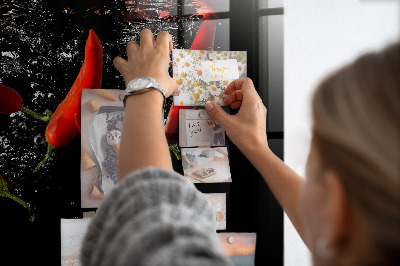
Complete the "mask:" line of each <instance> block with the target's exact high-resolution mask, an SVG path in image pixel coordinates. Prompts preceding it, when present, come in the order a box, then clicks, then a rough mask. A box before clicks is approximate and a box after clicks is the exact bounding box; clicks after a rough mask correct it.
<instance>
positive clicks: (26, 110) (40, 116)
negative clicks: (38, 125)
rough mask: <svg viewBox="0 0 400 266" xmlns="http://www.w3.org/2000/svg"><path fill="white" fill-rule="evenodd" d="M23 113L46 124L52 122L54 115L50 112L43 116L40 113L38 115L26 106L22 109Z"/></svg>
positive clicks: (47, 111)
mask: <svg viewBox="0 0 400 266" xmlns="http://www.w3.org/2000/svg"><path fill="white" fill-rule="evenodd" d="M21 111H22V112H24V113H26V114H29V115H31V116H33V117H34V118H36V119H39V120H42V121H44V122H48V121H49V120H50V117H51V115H52V112H51V111H49V110H46V111H45V112H44V113H43V115H41V114H39V113H37V112H35V111H32V110H31V109H29V108H27V107H25V106H22V107H21Z"/></svg>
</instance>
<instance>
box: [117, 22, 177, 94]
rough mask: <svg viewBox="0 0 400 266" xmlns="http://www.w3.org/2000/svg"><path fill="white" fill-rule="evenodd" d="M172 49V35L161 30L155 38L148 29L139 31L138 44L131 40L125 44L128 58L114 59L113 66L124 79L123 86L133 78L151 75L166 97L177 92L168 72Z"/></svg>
mask: <svg viewBox="0 0 400 266" xmlns="http://www.w3.org/2000/svg"><path fill="white" fill-rule="evenodd" d="M171 50H172V37H171V35H170V34H169V33H167V32H165V31H161V32H160V33H159V34H158V36H157V40H155V38H154V36H153V33H151V31H150V30H148V29H144V30H142V32H141V33H140V45H138V44H137V43H135V42H133V41H131V42H129V43H128V44H127V46H126V53H127V56H128V60H125V59H123V58H121V57H116V58H115V59H114V66H115V68H116V69H117V70H118V71H119V72H120V73H121V75H122V76H123V77H124V80H125V86H126V85H128V83H129V82H130V81H131V80H132V79H135V78H139V77H152V78H154V79H155V80H156V81H157V82H158V83H160V85H161V86H162V87H163V88H164V90H165V93H166V97H169V96H170V95H172V94H175V93H176V92H177V89H178V86H177V84H176V82H175V81H174V79H173V78H172V77H171V76H170V75H169V73H168V66H169V52H170V51H171Z"/></svg>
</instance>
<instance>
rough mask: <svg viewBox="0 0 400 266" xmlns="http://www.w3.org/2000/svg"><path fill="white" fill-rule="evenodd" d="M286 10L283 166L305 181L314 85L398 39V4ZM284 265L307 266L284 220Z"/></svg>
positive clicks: (365, 0) (368, 0)
mask: <svg viewBox="0 0 400 266" xmlns="http://www.w3.org/2000/svg"><path fill="white" fill-rule="evenodd" d="M284 7H285V15H284V18H285V21H284V34H285V39H284V43H285V64H284V66H285V162H286V163H287V164H289V165H290V166H291V167H292V168H293V169H294V170H295V171H296V172H297V173H299V174H300V175H302V176H304V173H305V164H306V159H307V154H308V151H309V148H308V147H309V143H310V137H311V135H310V129H311V118H310V98H311V93H312V91H313V89H314V88H315V86H316V85H317V84H318V82H319V81H320V80H321V79H322V78H323V77H324V76H325V75H326V74H327V73H329V72H331V71H332V70H334V69H336V68H338V67H340V66H342V65H343V64H345V63H347V62H351V61H352V60H353V59H355V58H356V57H357V56H359V55H360V54H362V53H364V52H366V51H369V50H376V49H381V48H382V47H384V46H385V45H386V44H388V43H389V42H393V41H396V40H399V39H400V26H399V25H400V1H398V0H336V1H328V0H301V1H299V0H287V1H285V4H284ZM284 241H285V255H284V259H285V265H296V266H301V265H311V259H310V254H309V252H308V250H307V249H306V247H305V246H304V244H303V242H302V241H301V239H300V238H299V236H298V235H297V233H296V231H295V230H294V228H293V226H292V224H291V223H290V221H289V220H288V218H287V217H285V237H284Z"/></svg>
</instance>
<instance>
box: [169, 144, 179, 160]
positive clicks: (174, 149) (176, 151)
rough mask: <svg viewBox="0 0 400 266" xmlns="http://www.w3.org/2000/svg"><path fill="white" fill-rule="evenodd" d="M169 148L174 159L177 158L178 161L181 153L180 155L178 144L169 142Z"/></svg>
mask: <svg viewBox="0 0 400 266" xmlns="http://www.w3.org/2000/svg"><path fill="white" fill-rule="evenodd" d="M169 149H170V150H171V151H172V152H173V153H174V154H175V157H176V159H178V161H179V160H180V159H181V155H180V151H179V148H178V145H176V144H170V145H169Z"/></svg>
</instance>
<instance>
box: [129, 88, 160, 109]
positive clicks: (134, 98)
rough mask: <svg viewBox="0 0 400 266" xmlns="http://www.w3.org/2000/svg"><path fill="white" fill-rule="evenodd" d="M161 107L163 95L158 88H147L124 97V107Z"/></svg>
mask: <svg viewBox="0 0 400 266" xmlns="http://www.w3.org/2000/svg"><path fill="white" fill-rule="evenodd" d="M128 106H129V107H132V106H133V107H135V106H136V107H139V108H163V106H164V96H163V95H162V94H161V92H160V91H158V90H149V91H144V92H142V93H137V94H133V95H130V96H128V97H127V98H126V107H128Z"/></svg>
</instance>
